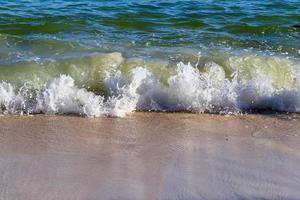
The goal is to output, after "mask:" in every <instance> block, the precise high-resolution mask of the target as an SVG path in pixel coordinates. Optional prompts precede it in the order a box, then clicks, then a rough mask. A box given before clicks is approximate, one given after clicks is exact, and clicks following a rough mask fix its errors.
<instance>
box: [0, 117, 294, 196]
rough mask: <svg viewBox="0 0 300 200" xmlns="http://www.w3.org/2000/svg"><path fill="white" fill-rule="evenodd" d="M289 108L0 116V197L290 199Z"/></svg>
mask: <svg viewBox="0 0 300 200" xmlns="http://www.w3.org/2000/svg"><path fill="white" fill-rule="evenodd" d="M299 121H300V119H299V117H298V115H293V114H289V115H284V114H278V115H275V114H273V115H254V114H249V115H213V114H187V113H144V112H137V113H133V114H130V115H128V116H126V117H124V118H109V117H100V118H87V117H76V116H47V115H33V116H12V115H5V116H1V117H0V123H1V129H0V144H1V151H0V179H1V181H0V190H1V191H0V197H1V199H20V198H22V199H199V198H202V199H221V198H222V199H281V198H283V199H297V198H298V197H299V196H300V193H299V191H300V190H299V188H300V182H299V180H300V179H299V178H300V171H299V170H298V169H299V164H300V146H299V145H298V144H299V142H300V135H298V134H299V130H300V123H299Z"/></svg>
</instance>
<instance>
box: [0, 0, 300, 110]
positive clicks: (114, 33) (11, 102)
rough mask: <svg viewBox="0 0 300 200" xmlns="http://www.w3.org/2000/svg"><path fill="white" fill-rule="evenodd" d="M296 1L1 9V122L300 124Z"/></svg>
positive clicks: (11, 5) (299, 6) (13, 0)
mask: <svg viewBox="0 0 300 200" xmlns="http://www.w3.org/2000/svg"><path fill="white" fill-rule="evenodd" d="M298 24H300V1H299V0H265V1H260V0H247V1H246V0H241V1H233V0H220V1H213V0H203V1H190V0H184V1H177V0H172V1H171V0H165V1H158V0H127V1H126V0H116V1H107V0H100V1H92V0H86V1H82V0H79V1H71V0H53V1H47V2H45V1H40V0H30V1H19V0H10V1H6V0H3V1H1V4H0V80H1V83H0V104H1V108H0V110H1V113H3V114H30V113H46V114H78V115H87V116H124V115H126V114H127V113H130V112H133V111H164V112H173V111H183V112H195V113H199V112H211V113H240V112H252V111H259V110H272V111H281V112H300V62H299V61H300V28H297V25H298Z"/></svg>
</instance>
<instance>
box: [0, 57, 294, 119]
mask: <svg viewBox="0 0 300 200" xmlns="http://www.w3.org/2000/svg"><path fill="white" fill-rule="evenodd" d="M112 56H117V57H118V59H117V62H118V66H120V67H122V62H123V61H122V60H123V58H122V56H121V55H120V54H109V57H110V58H111V59H112V58H114V57H112ZM103 57H104V58H106V57H105V56H104V55H102V58H103ZM269 59H270V58H269ZM115 60H116V59H115ZM236 60H238V61H236ZM242 60H244V62H242ZM249 60H252V61H253V62H252V63H251V62H250V61H249ZM110 61H111V60H110ZM262 61H263V58H261V57H253V56H248V57H244V58H243V59H242V58H240V59H236V58H234V57H230V62H229V67H231V70H232V73H231V74H230V76H228V74H226V69H225V67H224V66H221V65H219V64H217V63H215V62H213V61H209V62H206V63H204V64H203V66H202V67H201V66H200V67H199V62H198V65H197V67H195V66H193V65H192V64H190V63H187V64H184V63H183V62H180V63H178V64H177V65H176V66H175V67H174V69H172V71H173V72H172V73H171V74H172V75H169V77H168V76H166V77H165V80H162V77H159V76H157V75H156V73H157V71H156V72H153V71H152V70H151V68H149V66H147V65H145V66H136V67H133V66H130V67H129V68H128V71H126V70H125V71H124V70H123V71H122V68H120V67H114V68H111V69H110V70H106V71H104V72H103V74H102V76H103V77H104V78H103V80H100V78H99V82H98V84H103V86H101V87H103V88H104V89H105V92H104V93H103V94H97V93H95V92H93V91H92V90H90V89H89V87H87V86H84V85H80V84H76V79H74V77H72V76H71V75H64V74H61V75H59V76H57V77H53V78H51V79H49V80H48V81H47V82H46V83H45V84H44V85H42V86H39V87H35V85H33V84H32V83H30V82H25V83H24V84H23V85H21V86H18V85H16V84H13V83H9V82H2V83H0V97H1V98H0V104H1V112H2V113H14V114H18V113H19V114H22V113H29V114H34V113H46V114H77V115H86V116H96V117H98V116H125V115H126V114H127V113H130V112H133V111H163V112H170V111H171V112H173V111H184V112H197V113H198V112H211V113H238V112H241V111H251V110H260V109H263V110H266V109H267V110H276V111H288V112H299V111H300V95H299V78H298V77H299V76H298V75H297V73H296V72H294V71H295V69H296V68H295V67H294V65H293V63H292V62H291V61H287V60H282V59H279V58H275V59H274V60H271V61H267V64H266V63H264V62H262ZM237 63H239V64H240V67H238V68H237V67H236V65H237ZM270 63H271V64H270ZM282 63H284V64H285V66H284V67H282ZM102 65H104V64H102ZM102 65H101V66H102ZM109 65H110V66H111V65H112V64H109ZM251 65H255V67H251ZM266 65H267V66H266ZM101 66H100V67H101ZM123 66H124V64H123ZM260 66H262V67H260ZM95 67H96V66H94V68H95ZM227 68H228V67H227ZM156 69H157V68H156ZM269 69H270V70H272V73H269V72H270V71H268V70H269ZM164 70H165V69H164ZM77 79H78V77H77ZM287 82H288V83H287ZM93 84H95V83H93Z"/></svg>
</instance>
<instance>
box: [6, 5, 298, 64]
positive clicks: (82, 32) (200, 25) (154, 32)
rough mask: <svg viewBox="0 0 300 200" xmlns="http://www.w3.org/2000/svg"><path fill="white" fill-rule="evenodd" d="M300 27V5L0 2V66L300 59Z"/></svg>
mask: <svg viewBox="0 0 300 200" xmlns="http://www.w3.org/2000/svg"><path fill="white" fill-rule="evenodd" d="M299 23H300V2H299V1H298V0H266V1H259V0H249V1H246V0H243V1H233V0H223V1H211V0H204V1H189V0H186V1H176V0H174V1H150V0H128V1H125V0H124V1H120V0H119V1H103V0H102V1H92V0H89V1H70V0H69V1H62V0H55V1H51V2H49V1H47V2H44V1H36V0H34V1H15V0H13V1H1V5H0V34H1V35H0V51H1V54H0V56H1V57H0V59H1V60H0V61H1V63H5V62H8V63H9V62H16V61H22V60H23V59H30V58H33V57H37V58H47V57H48V58H49V57H52V56H57V55H56V54H59V56H58V57H62V56H72V53H75V52H90V51H104V52H107V51H124V52H128V49H130V53H140V54H143V53H145V51H146V50H145V49H151V48H159V49H161V48H163V49H172V50H173V51H177V52H178V51H180V49H179V50H178V49H176V50H175V48H193V49H196V50H201V49H203V48H204V47H205V48H217V47H218V48H220V46H221V47H227V48H233V49H245V48H246V49H252V48H253V49H256V50H261V51H266V50H269V51H272V52H281V53H286V52H288V53H291V54H293V55H296V56H297V55H299V48H300V41H299V39H300V29H299V28H298V29H297V28H294V27H293V25H296V24H299ZM140 51H143V52H140ZM53 54H54V55H53ZM70 54H71V55H70ZM129 56H132V55H129Z"/></svg>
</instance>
